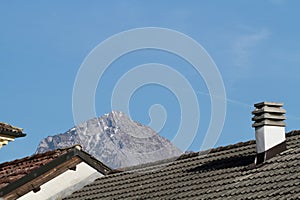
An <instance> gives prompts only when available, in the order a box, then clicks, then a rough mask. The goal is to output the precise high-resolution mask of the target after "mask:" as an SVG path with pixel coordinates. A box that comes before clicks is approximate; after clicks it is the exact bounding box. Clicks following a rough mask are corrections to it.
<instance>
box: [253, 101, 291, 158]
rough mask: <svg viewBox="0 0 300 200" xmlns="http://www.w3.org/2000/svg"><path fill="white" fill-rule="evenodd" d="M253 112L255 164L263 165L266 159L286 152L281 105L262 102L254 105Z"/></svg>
mask: <svg viewBox="0 0 300 200" xmlns="http://www.w3.org/2000/svg"><path fill="white" fill-rule="evenodd" d="M254 106H255V110H254V111H253V112H252V114H253V115H254V117H253V118H252V120H253V121H254V123H253V125H252V126H253V127H254V128H255V138H256V152H257V156H256V159H255V163H256V164H260V163H263V162H264V161H266V160H267V159H270V158H272V157H274V156H275V155H276V154H278V153H280V152H282V151H284V150H286V143H285V126H286V124H285V123H284V120H285V119H286V117H285V116H284V114H285V113H286V111H285V110H284V109H283V108H282V106H283V103H274V102H262V103H257V104H254Z"/></svg>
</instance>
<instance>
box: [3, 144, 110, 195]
mask: <svg viewBox="0 0 300 200" xmlns="http://www.w3.org/2000/svg"><path fill="white" fill-rule="evenodd" d="M82 161H84V162H85V163H87V164H88V165H90V166H91V167H93V168H94V169H96V170H97V171H98V172H100V173H101V174H103V175H105V174H108V173H109V172H110V171H111V169H110V168H109V167H107V166H106V165H104V164H103V163H101V162H100V161H98V160H96V159H95V158H94V157H92V156H91V155H89V154H88V153H86V152H84V151H82V148H81V146H80V145H75V146H72V147H69V148H65V149H57V150H53V151H48V152H45V153H41V154H36V155H33V156H28V157H25V158H22V159H17V160H14V161H11V162H5V163H2V164H0V197H7V196H9V197H12V196H13V198H18V197H20V196H22V195H24V194H26V193H28V192H30V191H34V190H38V189H39V187H40V186H41V185H42V184H44V183H45V182H47V181H49V180H51V179H53V178H55V177H56V176H58V175H59V174H61V173H63V172H65V171H67V170H69V169H72V168H75V167H76V165H77V164H79V163H81V162H82Z"/></svg>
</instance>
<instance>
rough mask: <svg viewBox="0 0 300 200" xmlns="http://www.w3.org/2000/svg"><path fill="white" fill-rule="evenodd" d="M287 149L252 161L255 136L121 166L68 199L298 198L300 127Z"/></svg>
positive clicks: (290, 136)
mask: <svg viewBox="0 0 300 200" xmlns="http://www.w3.org/2000/svg"><path fill="white" fill-rule="evenodd" d="M287 148H288V149H287V150H286V151H285V152H282V153H280V154H279V155H277V156H275V157H273V158H272V159H270V160H267V161H266V162H265V163H263V164H262V165H259V166H254V165H253V163H254V158H255V155H256V150H255V141H249V142H244V143H238V144H235V145H229V146H226V147H219V148H216V149H211V150H209V151H206V152H199V153H187V154H185V155H182V156H180V157H179V158H178V159H171V160H168V161H162V162H156V163H152V164H147V165H142V166H136V167H132V168H127V169H122V170H123V171H120V172H116V173H115V174H110V175H107V176H104V177H102V178H100V179H97V180H96V181H95V182H94V183H92V184H90V185H88V186H86V187H84V188H83V189H82V190H79V191H77V192H75V193H73V194H72V195H71V196H70V197H68V198H67V199H270V198H280V197H282V196H285V197H291V198H296V197H297V195H295V194H298V195H299V192H300V191H299V188H300V185H299V183H300V132H299V131H294V132H291V133H289V134H288V135H287Z"/></svg>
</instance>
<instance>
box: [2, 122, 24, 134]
mask: <svg viewBox="0 0 300 200" xmlns="http://www.w3.org/2000/svg"><path fill="white" fill-rule="evenodd" d="M0 134H5V135H10V136H13V137H24V136H26V134H25V133H23V129H22V128H18V127H15V126H12V125H10V124H7V123H3V122H0Z"/></svg>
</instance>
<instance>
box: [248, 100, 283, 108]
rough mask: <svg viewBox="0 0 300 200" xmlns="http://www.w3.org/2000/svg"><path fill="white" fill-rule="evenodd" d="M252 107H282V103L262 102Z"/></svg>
mask: <svg viewBox="0 0 300 200" xmlns="http://www.w3.org/2000/svg"><path fill="white" fill-rule="evenodd" d="M254 106H255V107H256V108H259V107H263V106H271V107H282V106H283V103H282V102H280V103H277V102H268V101H263V102H260V103H256V104H254Z"/></svg>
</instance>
